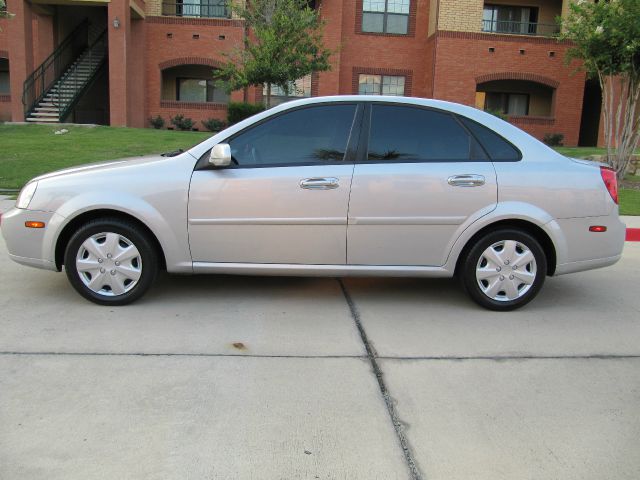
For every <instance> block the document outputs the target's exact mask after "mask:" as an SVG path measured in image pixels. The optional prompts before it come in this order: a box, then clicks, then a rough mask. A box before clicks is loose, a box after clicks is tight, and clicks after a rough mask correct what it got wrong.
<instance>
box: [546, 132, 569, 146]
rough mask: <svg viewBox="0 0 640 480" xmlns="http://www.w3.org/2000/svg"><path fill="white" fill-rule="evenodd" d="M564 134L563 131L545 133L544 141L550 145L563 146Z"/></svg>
mask: <svg viewBox="0 0 640 480" xmlns="http://www.w3.org/2000/svg"><path fill="white" fill-rule="evenodd" d="M563 140H564V135H563V134H562V133H545V135H544V137H543V139H542V141H543V142H544V143H546V144H547V145H549V146H550V147H561V146H562V141H563Z"/></svg>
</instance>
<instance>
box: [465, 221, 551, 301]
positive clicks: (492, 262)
mask: <svg viewBox="0 0 640 480" xmlns="http://www.w3.org/2000/svg"><path fill="white" fill-rule="evenodd" d="M461 267H462V268H461V271H460V273H461V280H462V283H463V285H464V287H465V289H466V290H467V292H468V293H469V295H470V296H471V298H472V299H473V300H474V301H475V302H476V303H478V304H479V305H481V306H483V307H485V308H488V309H490V310H497V311H507V310H514V309H516V308H520V307H522V306H523V305H525V304H527V303H528V302H530V301H531V300H533V298H534V297H535V296H536V295H537V294H538V292H539V291H540V289H541V288H542V285H543V283H544V280H545V277H546V274H547V258H546V256H545V253H544V250H543V249H542V247H541V246H540V243H539V242H538V241H537V240H536V239H535V238H534V237H533V236H531V235H530V234H528V233H526V232H523V231H520V230H513V229H500V230H495V231H493V232H490V233H488V234H486V235H485V236H483V237H481V238H480V239H479V240H478V241H477V242H476V243H475V244H474V245H473V246H472V247H471V248H470V249H469V250H468V251H467V252H466V254H465V256H464V257H463V259H462V264H461Z"/></svg>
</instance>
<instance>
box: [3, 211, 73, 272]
mask: <svg viewBox="0 0 640 480" xmlns="http://www.w3.org/2000/svg"><path fill="white" fill-rule="evenodd" d="M61 220H63V217H62V216H60V215H58V214H56V213H54V212H42V211H37V210H25V209H20V208H12V209H11V210H9V211H8V212H6V213H4V214H2V225H1V228H2V236H3V237H4V240H5V242H6V244H7V250H8V251H9V257H10V258H11V260H13V261H15V262H17V263H20V264H22V265H28V266H30V267H36V268H43V269H46V270H56V271H57V270H58V269H57V267H56V262H55V244H54V237H55V235H54V231H55V226H56V225H59V224H60V223H61ZM27 221H33V222H43V223H44V224H45V227H44V228H27V227H25V222H27Z"/></svg>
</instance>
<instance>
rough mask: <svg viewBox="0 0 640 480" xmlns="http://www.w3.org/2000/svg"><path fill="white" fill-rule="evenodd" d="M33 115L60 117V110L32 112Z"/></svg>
mask: <svg viewBox="0 0 640 480" xmlns="http://www.w3.org/2000/svg"><path fill="white" fill-rule="evenodd" d="M31 115H33V116H38V117H56V118H57V117H58V112H37V113H32V114H31Z"/></svg>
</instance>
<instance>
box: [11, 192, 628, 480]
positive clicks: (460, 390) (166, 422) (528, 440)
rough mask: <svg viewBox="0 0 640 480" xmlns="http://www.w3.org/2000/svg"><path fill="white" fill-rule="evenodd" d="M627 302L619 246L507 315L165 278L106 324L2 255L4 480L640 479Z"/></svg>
mask: <svg viewBox="0 0 640 480" xmlns="http://www.w3.org/2000/svg"><path fill="white" fill-rule="evenodd" d="M8 205H9V203H8V202H4V203H3V204H2V206H3V207H5V208H6V207H7V206H8ZM638 285H640V243H627V245H626V248H625V252H624V257H623V260H622V261H621V262H619V263H618V264H617V265H615V266H613V267H610V268H607V269H603V270H596V271H593V272H586V273H582V274H576V275H570V276H565V277H558V278H550V279H548V280H547V284H546V285H545V288H544V289H543V292H542V293H541V295H540V296H539V297H538V298H537V299H536V300H535V301H534V302H533V303H531V304H530V305H528V306H527V307H525V308H524V309H523V310H520V311H517V312H513V313H507V314H496V313H492V312H488V311H484V310H481V309H479V308H478V307H476V306H475V305H474V304H472V303H471V302H470V301H469V300H467V298H466V297H465V296H464V294H462V293H461V292H460V291H459V290H458V288H457V287H456V285H455V284H454V283H453V282H452V281H431V280H414V279H346V280H344V281H342V282H341V281H338V280H336V279H308V278H302V279H301V278H248V277H223V276H200V277H178V276H169V275H166V274H165V275H162V276H161V277H160V279H159V281H158V283H157V285H156V286H155V287H154V288H153V289H152V291H151V292H150V293H149V294H148V295H147V296H146V297H144V298H143V299H142V300H141V301H139V302H138V303H136V304H134V305H131V306H128V307H120V308H109V307H99V306H96V305H93V304H91V303H89V302H87V301H85V300H83V299H82V298H81V297H80V296H79V295H77V294H76V293H75V292H74V291H72V290H71V287H69V286H68V284H67V280H66V277H65V276H64V274H57V273H53V272H46V271H38V270H34V269H29V268H26V267H21V266H19V265H17V264H14V263H12V262H11V261H10V260H9V259H8V258H7V255H6V248H5V246H4V243H3V242H1V241H0V479H3V480H4V479H7V480H14V479H15V480H18V479H19V480H30V479H46V480H53V479H64V480H70V479H81V480H89V479H110V480H111V479H118V480H125V479H132V480H133V479H136V480H139V479H145V480H146V479H163V480H164V479H167V480H169V479H171V480H176V479H193V480H196V479H197V480H200V479H202V480H208V479H261V480H262V479H274V480H275V479H349V480H351V479H367V480H371V479H385V480H387V479H411V478H413V479H416V478H421V479H425V480H426V479H443V480H456V479H460V480H469V479H487V480H489V479H491V480H495V479H508V480H513V479H545V480H547V479H556V478H557V479H563V480H566V479H581V480H584V479H594V480H596V479H597V480H602V479H633V480H637V479H638V478H640V289H639V288H638Z"/></svg>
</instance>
